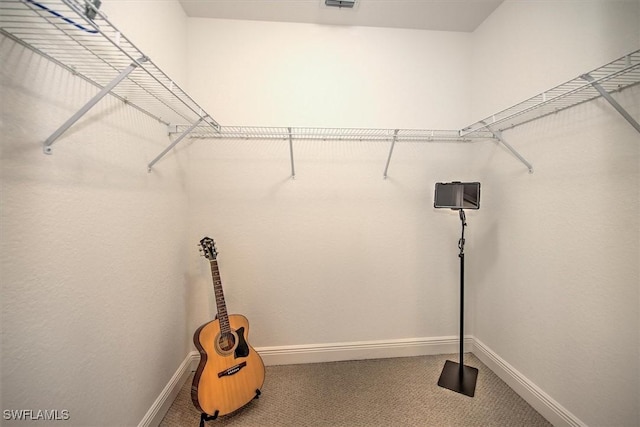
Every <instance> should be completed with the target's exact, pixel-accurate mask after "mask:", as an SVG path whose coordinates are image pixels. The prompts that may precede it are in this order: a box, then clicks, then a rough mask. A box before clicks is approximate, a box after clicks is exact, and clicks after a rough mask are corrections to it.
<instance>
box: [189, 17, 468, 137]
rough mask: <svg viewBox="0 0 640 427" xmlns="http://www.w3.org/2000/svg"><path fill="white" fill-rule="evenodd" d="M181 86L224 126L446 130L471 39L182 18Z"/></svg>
mask: <svg viewBox="0 0 640 427" xmlns="http://www.w3.org/2000/svg"><path fill="white" fill-rule="evenodd" d="M188 46H189V82H190V84H191V85H192V86H193V90H194V93H197V94H198V95H199V99H202V101H201V102H202V104H203V107H204V108H205V109H206V110H207V111H209V112H210V114H212V115H213V116H214V117H216V118H217V120H219V122H220V123H222V124H224V125H228V126H229V125H254V126H308V127H314V126H317V127H372V128H396V127H399V128H419V129H425V128H426V129H454V128H458V127H462V125H463V124H466V123H467V122H468V121H469V113H468V112H469V109H468V107H467V99H466V98H467V94H468V89H469V85H468V81H469V74H468V67H469V65H470V55H469V54H470V35H469V34H467V33H448V32H438V31H419V30H393V29H382V28H366V27H340V26H323V25H310V24H291V23H273V22H258V21H232V20H215V19H194V18H191V19H189V42H188Z"/></svg>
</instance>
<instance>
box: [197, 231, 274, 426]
mask: <svg viewBox="0 0 640 427" xmlns="http://www.w3.org/2000/svg"><path fill="white" fill-rule="evenodd" d="M200 251H201V252H202V254H203V255H204V257H205V258H207V259H208V260H209V263H210V264H211V274H212V276H213V291H214V294H215V298H216V306H217V309H218V315H217V316H216V318H215V319H214V320H212V321H210V322H207V323H205V324H204V325H202V326H200V327H199V328H198V329H197V330H196V332H195V333H194V334H193V342H194V344H195V345H196V348H197V349H198V351H199V352H200V363H199V364H198V369H197V370H196V373H195V376H194V378H193V384H192V386H191V400H192V401H193V404H194V405H195V407H196V408H197V409H198V410H199V411H201V412H202V413H203V416H204V414H209V415H212V416H214V417H217V416H218V415H226V414H229V413H231V412H234V411H236V410H237V409H240V408H241V407H243V406H244V405H246V404H247V403H249V402H250V401H251V400H252V399H254V398H255V397H257V396H258V395H259V394H260V389H261V388H262V384H263V383H264V363H263V362H262V358H261V357H260V355H259V354H258V353H256V351H255V350H254V349H253V348H252V347H251V346H250V345H249V343H248V342H247V336H248V335H249V321H248V320H247V318H246V317H244V316H242V315H239V314H232V315H229V314H227V306H226V304H225V301H224V293H223V292H222V281H221V280H220V271H219V269H218V260H217V257H218V253H217V251H216V247H215V242H214V241H213V239H211V238H209V237H205V238H203V239H202V240H201V241H200Z"/></svg>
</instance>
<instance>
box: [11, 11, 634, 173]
mask: <svg viewBox="0 0 640 427" xmlns="http://www.w3.org/2000/svg"><path fill="white" fill-rule="evenodd" d="M0 33H1V34H2V35H4V36H5V37H8V38H10V39H12V40H14V41H15V42H17V43H20V44H22V45H24V46H26V47H28V48H29V49H31V50H33V51H34V52H36V53H38V54H40V55H42V56H44V57H45V58H47V59H49V60H51V61H53V62H54V63H56V64H58V65H60V66H62V67H64V68H65V69H67V70H68V71H70V72H71V73H73V74H75V75H77V76H79V77H81V78H82V79H84V80H85V81H87V82H89V83H91V84H93V85H94V86H96V87H98V88H99V89H100V92H99V93H98V94H97V95H96V96H94V98H92V99H91V100H90V101H89V102H87V103H86V104H85V105H84V106H83V107H82V108H81V109H80V110H79V111H78V112H77V113H76V114H74V115H73V116H72V117H71V118H70V119H69V120H67V122H65V123H64V124H63V125H62V126H60V127H59V128H58V129H57V130H56V131H55V132H54V133H53V134H52V135H51V136H50V137H49V138H48V139H47V140H46V141H45V143H44V151H45V153H50V152H51V145H52V144H53V143H54V142H55V140H56V139H57V138H59V137H60V136H61V135H62V134H63V133H64V132H65V131H66V130H67V129H68V128H69V127H70V126H72V125H73V123H75V121H77V120H78V119H79V118H80V117H82V115H84V114H85V113H86V112H87V111H88V110H89V109H90V108H91V107H92V106H93V105H95V104H96V103H97V102H98V101H99V100H100V99H101V98H102V97H103V96H105V95H107V94H110V95H113V96H115V97H116V98H118V99H120V100H121V101H123V102H125V103H127V104H128V105H130V106H132V107H134V108H136V109H138V110H139V111H141V112H143V113H145V114H147V115H148V116H149V117H152V118H154V119H156V120H158V121H160V122H162V123H164V124H165V125H167V126H168V128H169V129H170V131H169V133H170V134H171V133H177V134H179V136H177V138H175V139H174V142H173V143H171V144H170V145H169V147H168V148H167V149H165V150H164V151H163V152H162V153H160V154H159V155H158V156H157V157H156V158H155V159H154V160H153V161H151V162H150V163H149V165H148V166H149V168H151V167H152V166H153V165H154V164H155V163H156V162H157V161H159V160H160V158H162V157H163V156H164V155H166V154H167V153H168V152H169V151H170V150H171V149H172V148H173V147H174V146H175V145H176V144H177V143H179V142H180V141H182V140H183V139H184V138H185V137H187V136H190V137H192V138H217V139H222V138H225V139H267V140H268V139H281V140H288V141H289V151H290V157H291V174H292V177H295V168H294V162H293V140H319V141H389V142H391V147H390V150H389V156H388V159H387V164H386V167H385V172H384V176H385V177H386V175H387V171H388V168H389V162H390V160H391V155H392V153H393V148H394V146H395V144H396V142H470V141H474V140H478V139H494V140H495V139H497V140H498V141H500V142H502V143H503V144H504V145H505V146H506V147H507V148H508V149H509V150H510V151H512V153H514V155H516V157H518V158H519V159H520V160H521V161H522V162H523V163H524V164H525V165H526V166H527V167H528V169H529V171H530V172H531V171H532V170H533V168H532V166H531V164H530V163H529V162H527V161H526V160H525V159H524V157H522V156H521V155H520V154H519V153H517V152H516V151H515V149H514V148H513V147H512V146H510V145H508V143H506V142H505V141H504V137H503V136H502V133H501V132H502V131H504V130H507V129H511V128H514V127H516V126H519V125H522V124H525V123H528V122H531V121H533V120H536V119H539V118H542V117H545V116H547V115H549V114H553V113H557V112H559V111H562V110H564V109H566V108H569V107H572V106H575V105H578V104H581V103H584V102H587V101H590V100H592V99H594V98H597V97H600V96H602V97H604V98H605V99H606V100H607V101H608V102H610V103H611V105H613V106H614V108H616V110H618V112H620V114H622V115H623V117H625V119H627V121H629V123H631V124H632V125H633V126H634V127H635V128H636V129H638V122H637V120H636V119H634V118H633V117H631V116H630V115H629V114H628V113H627V112H626V111H625V110H624V108H623V107H622V106H621V105H620V104H618V103H617V102H616V101H615V100H613V98H612V97H611V96H610V95H609V94H610V93H611V92H615V91H620V90H623V89H625V88H628V87H630V86H633V85H636V84H638V83H640V50H636V51H634V52H632V53H630V54H628V55H625V56H624V57H622V58H619V59H617V60H615V61H612V62H610V63H609V64H606V65H604V66H602V67H600V68H597V69H595V70H592V71H590V72H588V73H585V74H583V75H582V76H580V77H577V78H575V79H573V80H571V81H569V82H566V83H564V84H561V85H559V86H556V87H555V88H553V89H550V90H549V91H546V92H544V93H541V94H539V95H537V96H534V97H532V98H530V99H528V100H526V101H524V102H521V103H519V104H516V105H514V106H512V107H509V108H507V109H505V110H502V111H500V112H499V113H496V114H493V115H491V116H490V117H487V118H485V119H483V120H480V121H478V122H476V123H473V124H471V125H470V126H467V127H465V128H463V129H461V130H420V129H356V128H304V127H255V126H254V127H250V126H225V127H223V126H220V125H219V124H218V123H217V122H216V121H215V120H214V119H213V118H211V116H210V115H209V114H208V113H206V112H205V111H204V110H203V109H202V108H201V107H200V106H199V105H198V104H197V103H196V102H195V101H194V100H193V99H192V98H191V97H190V96H189V95H187V94H186V93H185V92H184V91H183V90H182V89H181V88H180V87H179V86H178V85H177V84H176V83H175V82H174V81H173V80H171V79H170V78H169V77H168V76H167V75H166V74H164V73H163V72H162V71H161V70H160V69H159V68H158V67H157V66H156V65H155V64H154V63H153V61H151V60H150V59H149V58H148V57H147V56H146V55H144V54H143V53H142V52H141V51H140V50H139V49H138V48H137V47H136V46H135V45H134V44H133V43H132V42H131V41H130V40H129V39H127V38H126V37H125V36H124V35H123V34H122V33H121V32H120V31H118V30H117V29H116V28H115V26H113V24H111V22H109V20H108V19H107V17H106V16H105V15H104V14H103V13H102V12H100V11H99V10H98V9H96V8H95V7H94V5H93V3H92V2H90V1H88V0H87V1H83V0H0ZM612 101H613V102H612ZM171 129H172V130H171ZM639 131H640V130H639Z"/></svg>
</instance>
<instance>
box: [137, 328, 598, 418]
mask: <svg viewBox="0 0 640 427" xmlns="http://www.w3.org/2000/svg"><path fill="white" fill-rule="evenodd" d="M464 345H465V352H467V351H470V352H472V353H473V354H475V355H476V357H478V359H480V361H482V363H484V364H485V365H486V366H487V367H488V368H489V369H491V371H493V372H494V373H495V374H496V375H498V377H500V378H501V379H502V380H503V381H504V382H505V383H507V385H508V386H509V387H511V388H512V389H513V390H514V391H515V392H516V393H517V394H518V395H520V397H522V398H523V399H524V400H525V401H527V402H528V403H529V404H530V405H531V406H532V407H533V408H534V409H535V410H536V411H538V412H539V413H540V414H542V416H544V417H545V418H546V419H547V420H548V421H549V422H551V423H552V424H553V425H554V426H556V427H586V424H585V423H583V422H582V421H580V419H578V418H577V417H576V416H575V415H573V414H572V413H571V412H569V411H568V410H567V409H566V408H564V407H563V406H562V405H560V404H559V403H558V402H557V401H555V400H554V399H553V398H551V397H550V396H549V395H548V394H546V393H545V392H544V391H542V390H541V389H540V388H539V387H538V386H537V385H535V384H534V383H533V382H531V381H530V380H529V379H528V378H526V377H525V376H524V375H522V374H521V373H520V372H518V370H516V369H515V368H514V367H513V366H511V365H510V364H509V363H507V362H506V361H505V360H504V359H502V358H501V357H500V356H498V355H497V354H496V353H495V352H493V351H492V350H491V349H489V348H488V347H487V346H486V345H485V344H484V343H482V342H481V341H479V340H477V339H476V338H474V337H472V336H466V337H465V340H464ZM256 351H257V352H258V353H259V354H260V356H261V357H262V359H263V361H264V363H265V365H267V366H271V365H294V364H300V363H322V362H336V361H343V360H362V359H382V358H391V357H411V356H428V355H436V354H449V353H457V352H458V351H459V343H458V337H435V338H406V339H396V340H380V341H356V342H347V343H329V344H307V345H287V346H275V347H256ZM199 360H200V356H199V354H198V352H197V351H192V352H191V353H189V354H187V356H186V357H185V359H184V360H183V362H182V364H181V365H180V367H179V368H178V370H176V372H175V374H174V375H173V377H171V380H169V383H168V384H167V385H166V387H165V388H164V389H163V390H162V393H160V396H158V398H157V399H156V401H155V402H154V403H153V405H152V406H151V408H150V409H149V411H148V412H147V414H146V415H145V417H144V418H143V419H142V421H141V422H140V424H138V427H155V426H158V425H159V424H160V421H162V418H163V417H164V415H165V414H166V412H167V411H168V410H169V407H170V406H171V404H172V403H173V400H174V399H175V397H176V396H177V395H178V393H179V391H180V388H181V387H182V385H183V384H184V382H185V381H186V380H187V378H188V377H189V375H190V373H191V372H192V371H194V370H195V369H196V368H197V366H198V362H199Z"/></svg>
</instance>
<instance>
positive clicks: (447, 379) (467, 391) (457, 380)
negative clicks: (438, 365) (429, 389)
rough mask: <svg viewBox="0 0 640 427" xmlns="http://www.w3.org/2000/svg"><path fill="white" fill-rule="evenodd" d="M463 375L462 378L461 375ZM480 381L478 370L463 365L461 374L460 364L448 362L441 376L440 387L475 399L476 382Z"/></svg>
mask: <svg viewBox="0 0 640 427" xmlns="http://www.w3.org/2000/svg"><path fill="white" fill-rule="evenodd" d="M460 374H462V377H461V375H460ZM477 379H478V369H476V368H473V367H471V366H467V365H462V372H460V364H459V363H456V362H452V361H451V360H447V361H446V362H445V364H444V368H443V369H442V373H441V374H440V379H439V380H438V385H439V386H440V387H444V388H448V389H449V390H453V391H455V392H456V393H460V394H464V395H466V396H469V397H473V395H474V394H475V392H476V380H477Z"/></svg>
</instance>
